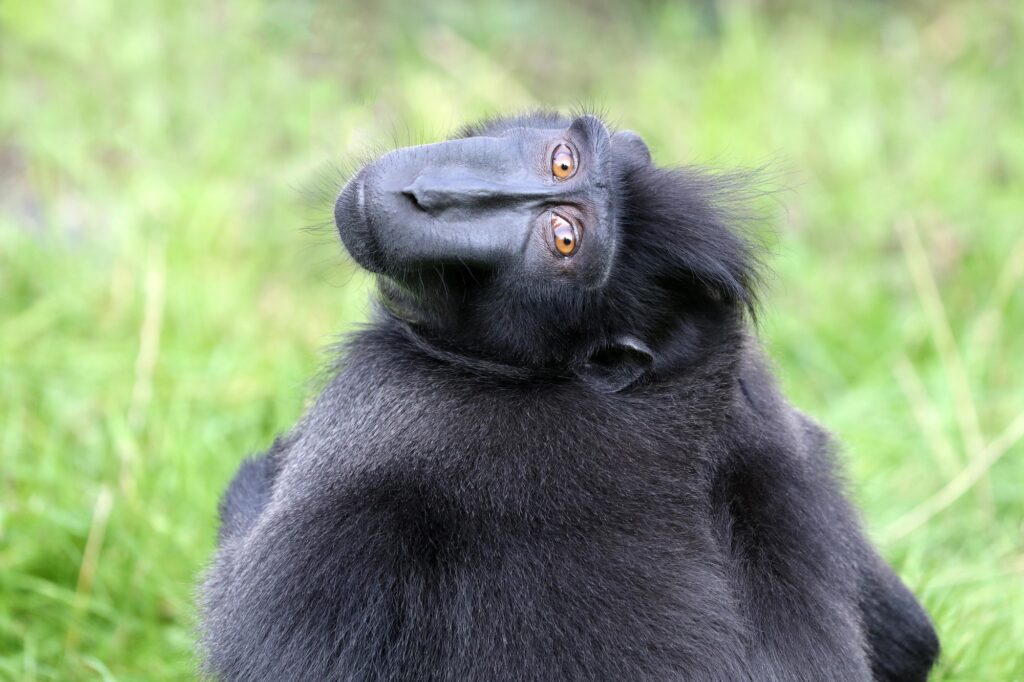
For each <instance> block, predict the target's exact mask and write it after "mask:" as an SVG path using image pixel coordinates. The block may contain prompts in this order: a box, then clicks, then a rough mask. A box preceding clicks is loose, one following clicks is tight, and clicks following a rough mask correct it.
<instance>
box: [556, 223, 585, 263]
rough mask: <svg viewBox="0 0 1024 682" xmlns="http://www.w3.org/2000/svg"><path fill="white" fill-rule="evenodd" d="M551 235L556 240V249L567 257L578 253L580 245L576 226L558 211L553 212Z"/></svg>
mask: <svg viewBox="0 0 1024 682" xmlns="http://www.w3.org/2000/svg"><path fill="white" fill-rule="evenodd" d="M551 236H552V238H553V239H554V240H555V251H557V252H558V253H559V254H561V255H562V256H565V257H569V256H571V255H572V254H574V253H576V249H577V248H578V247H579V245H580V238H579V235H578V234H577V233H576V228H575V227H574V226H573V224H572V223H570V222H569V221H568V220H566V219H565V218H563V217H562V216H560V215H558V214H557V213H552V214H551Z"/></svg>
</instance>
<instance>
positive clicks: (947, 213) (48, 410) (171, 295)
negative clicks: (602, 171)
mask: <svg viewBox="0 0 1024 682" xmlns="http://www.w3.org/2000/svg"><path fill="white" fill-rule="evenodd" d="M802 4H803V5H805V7H804V8H802V9H800V8H788V6H787V5H785V4H784V3H783V4H779V3H761V2H758V3H753V4H745V3H740V4H723V5H720V6H718V8H717V10H715V9H714V7H713V6H712V5H710V4H709V5H706V6H703V7H704V8H703V9H700V8H699V9H695V10H686V9H679V8H675V7H674V5H673V6H662V5H661V4H660V3H656V2H647V3H644V4H643V6H642V7H643V8H644V9H643V10H642V11H641V10H636V12H638V13H634V14H630V15H628V16H627V15H625V14H623V11H622V10H620V9H618V6H617V5H616V4H614V3H611V2H604V1H599V0H592V1H591V2H584V3H582V4H579V3H576V4H573V5H566V6H565V7H566V9H565V10H561V11H552V10H549V9H547V6H546V3H537V2H533V1H532V0H528V1H521V2H517V3H513V4H509V5H498V4H496V3H495V4H491V3H485V4H484V5H482V6H481V5H477V6H476V7H477V8H476V9H473V10H471V9H469V7H470V5H469V4H466V5H456V4H448V3H443V2H442V3H439V4H438V3H435V4H434V5H433V7H432V8H430V9H410V8H408V7H405V6H403V5H399V4H391V3H386V4H384V5H382V6H380V7H379V8H376V9H370V8H367V7H361V6H360V5H357V4H352V5H351V6H339V5H337V4H330V5H327V4H325V5H318V4H315V3H312V2H284V1H277V2H269V3H258V2H245V1H243V0H237V1H226V2H213V1H211V2H206V3H178V2H172V1H170V0H167V1H165V2H146V3H130V2H121V3H115V2H108V1H103V0H94V1H89V2H86V1H84V0H82V1H80V2H66V3H58V2H51V1H47V2H21V3H19V2H13V3H12V2H0V678H4V679H6V678H9V679H17V680H58V679H60V680H84V679H116V680H158V679H187V678H189V677H190V676H192V675H193V674H194V673H193V671H194V669H195V668H194V661H193V660H192V654H191V646H192V628H193V627H194V618H195V614H194V609H193V606H192V597H193V591H194V586H195V584H196V580H197V576H198V575H199V573H200V571H201V570H202V568H203V565H204V562H206V561H207V559H208V558H209V556H210V553H211V550H212V548H213V544H214V538H215V514H216V511H215V510H216V504H217V499H218V496H219V494H220V492H221V491H222V489H223V488H224V486H225V485H226V483H227V481H228V479H229V477H230V476H231V474H232V473H233V471H234V469H235V467H236V466H237V463H238V461H239V459H240V458H241V457H242V456H243V455H244V454H245V453H248V452H252V451H255V450H258V449H260V448H263V447H265V446H266V445H267V444H268V443H269V442H270V440H271V438H272V437H273V435H274V434H275V433H277V432H279V431H280V430H282V429H285V428H287V427H288V426H289V425H290V424H291V423H292V422H293V421H294V420H295V419H296V418H297V417H298V416H299V415H300V414H301V412H302V409H303V406H304V403H305V401H306V400H308V398H309V394H310V388H311V386H312V382H313V378H314V377H315V375H316V373H317V371H318V370H319V369H320V368H321V367H322V366H323V364H324V361H325V357H326V356H325V347H326V346H327V345H328V344H330V343H331V342H332V340H333V339H334V338H336V334H338V333H341V332H343V331H345V330H346V329H350V328H351V327H352V325H353V324H354V323H356V322H357V321H358V320H359V319H361V318H362V317H363V316H364V315H365V311H366V303H365V301H366V293H367V280H366V279H365V278H364V277H362V276H361V275H359V274H358V273H356V272H355V271H354V270H353V268H352V266H351V265H350V264H348V263H347V262H346V261H345V259H344V258H343V256H342V255H341V251H340V248H339V246H338V244H337V240H336V239H335V238H334V236H333V235H332V234H331V232H330V230H329V229H327V230H322V231H314V232H308V231H304V230H302V229H301V228H302V227H303V226H306V225H309V224H317V223H320V222H322V221H324V220H325V219H326V218H327V217H329V213H328V206H327V205H329V201H330V194H331V192H333V191H334V189H335V186H336V183H337V182H340V176H339V173H338V172H337V171H336V170H334V168H335V167H336V166H337V167H341V168H345V167H348V166H349V165H351V163H352V162H353V160H354V159H358V158H360V157H361V156H362V155H363V154H365V153H366V152H367V151H368V150H373V149H375V148H380V147H383V146H388V145H391V144H393V143H395V142H401V143H404V142H410V141H426V140H432V139H436V138H439V137H441V136H443V135H444V134H445V133H447V132H449V131H450V130H452V129H453V128H454V127H455V126H457V125H459V124H461V123H463V122H467V121H470V120H473V119H475V118H477V117H479V116H481V115H485V114H488V113H493V112H500V111H507V110H508V109H520V108H524V107H530V106H534V105H549V106H555V107H560V108H569V107H572V106H574V105H577V104H581V103H582V104H589V105H595V106H598V107H599V108H601V109H603V110H605V111H607V112H608V113H609V115H610V117H611V118H612V120H613V121H615V122H617V123H619V124H621V125H623V126H625V127H630V128H633V129H635V130H637V131H639V132H640V133H641V134H643V135H644V136H645V137H646V138H647V139H648V140H649V141H650V143H651V146H652V149H653V151H654V155H655V157H656V159H657V160H658V161H659V162H663V163H678V162H687V163H695V162H696V163H702V164H710V165H713V166H716V167H730V166H756V165H760V164H763V163H765V162H766V161H770V162H772V164H773V167H774V168H775V169H776V170H777V171H779V172H778V173H777V177H779V178H780V179H781V184H782V185H783V186H785V187H786V188H788V189H786V190H785V191H781V192H779V193H778V194H776V195H775V200H774V201H770V202H766V203H765V207H766V211H767V213H768V218H769V219H768V220H767V221H766V224H767V225H770V226H771V227H772V228H773V229H775V230H776V232H777V239H776V240H775V243H776V247H775V250H776V252H777V253H776V255H775V256H774V257H773V258H772V265H773V266H774V269H775V273H776V274H775V276H774V277H773V278H772V279H771V282H770V290H769V292H768V295H767V298H768V305H767V307H766V310H765V313H764V320H763V323H762V327H761V332H760V333H761V335H762V337H763V338H764V340H765V343H766V344H767V345H768V346H769V348H770V350H771V352H772V354H773V355H774V357H775V358H776V360H777V362H778V366H779V374H780V376H781V378H782V381H783V383H784V385H785V388H786V390H787V391H788V393H789V395H790V396H792V398H793V400H794V402H795V403H796V404H798V405H799V406H801V407H802V408H803V409H805V410H807V411H808V412H810V413H812V414H813V415H815V416H816V417H818V418H819V419H820V420H821V421H822V422H823V423H825V424H826V425H827V426H828V427H829V428H831V429H832V430H833V431H835V432H836V433H837V434H838V435H839V437H840V438H841V439H842V440H843V442H844V443H845V445H846V454H847V460H848V470H849V475H850V485H851V489H852V491H853V494H854V495H855V497H856V498H857V499H858V501H859V502H860V503H861V505H862V507H863V509H864V515H865V520H866V523H867V525H868V527H869V529H870V531H871V533H872V535H873V536H874V537H875V538H876V539H877V540H878V541H879V543H880V546H881V547H882V549H883V551H884V553H885V555H886V556H887V557H888V558H889V560H890V561H891V562H892V563H893V564H894V565H895V566H896V567H897V568H898V570H899V571H900V573H901V574H902V575H903V576H904V578H905V579H906V581H907V582H908V583H909V584H910V585H911V586H912V587H913V588H914V589H915V590H916V592H917V593H918V594H919V595H921V597H922V599H923V600H924V602H925V603H926V605H927V606H928V608H929V610H930V611H931V613H932V614H933V615H934V617H935V618H936V621H937V624H938V627H939V629H940V631H941V635H942V639H943V644H944V653H943V659H942V663H941V665H940V667H939V669H938V671H937V674H936V675H935V678H936V679H939V680H1011V679H1024V616H1021V614H1024V446H1022V441H1021V436H1022V430H1024V421H1022V419H1024V417H1022V414H1024V298H1022V294H1021V288H1022V287H1024V50H1022V49H1021V45H1022V44H1024V12H1022V11H1021V10H1020V9H1018V8H1017V6H1016V5H1015V3H1012V2H1009V1H1008V0H1007V1H1005V2H991V3H985V4H983V3H975V4H969V3H957V4H950V5H948V6H931V4H927V5H926V4H921V5H920V6H917V5H903V6H896V7H895V8H894V7H893V6H892V5H893V3H837V4H836V5H828V4H823V3H822V4H814V5H813V7H814V9H812V10H808V9H807V8H806V6H808V5H810V3H802ZM570 7H571V8H573V9H571V10H570V9H569V8H570ZM308 188H314V190H315V189H316V188H326V191H320V192H319V194H321V195H326V196H327V201H326V204H327V205H325V202H324V201H322V200H321V201H320V202H319V204H317V203H316V202H314V205H313V206H312V208H310V205H309V202H308V201H307V200H306V199H305V198H304V197H305V195H304V192H303V190H305V189H308ZM314 194H316V192H314ZM1015 420H1016V421H1015ZM937 494H938V495H939V497H937V498H933V496H935V495H937Z"/></svg>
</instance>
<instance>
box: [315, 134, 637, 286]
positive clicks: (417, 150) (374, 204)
mask: <svg viewBox="0 0 1024 682" xmlns="http://www.w3.org/2000/svg"><path fill="white" fill-rule="evenodd" d="M614 144H616V140H615V139H614V138H613V137H612V136H611V135H610V134H609V133H608V131H607V129H606V128H605V127H604V124H602V123H601V122H600V121H599V120H598V119H596V118H594V117H592V116H582V117H580V118H577V119H576V120H574V121H573V122H572V124H571V125H569V126H568V127H559V128H533V127H516V128H510V129H507V130H503V131H501V132H500V133H499V134H497V135H495V136H481V137H468V138H461V139H455V140H450V141H447V142H440V143H437V144H429V145H424V146H420V147H408V148H404V149H398V150H395V151H393V152H391V153H389V154H387V155H385V156H384V157H382V158H381V159H379V160H378V161H376V162H375V163H373V164H371V165H369V166H367V167H366V168H364V169H363V170H362V171H361V172H360V173H359V174H358V175H357V176H356V177H355V178H353V179H352V181H351V182H349V183H348V185H347V186H346V187H345V188H344V190H343V191H342V192H341V195H340V196H339V197H338V200H337V203H336V205H335V219H336V221H337V224H338V229H339V232H340V234H341V238H342V241H343V242H344V243H345V246H346V248H347V249H348V250H349V252H350V253H351V254H352V255H353V257H355V258H356V260H357V261H358V262H359V263H360V265H362V266H363V267H365V268H366V269H368V270H370V271H373V272H377V273H380V274H382V275H385V276H387V277H390V278H392V279H395V280H399V281H414V280H415V279H416V275H417V274H418V273H420V272H422V271H430V270H433V269H434V268H436V267H438V266H440V265H452V266H458V265H462V266H469V267H475V268H478V269H479V270H481V271H484V272H491V273H493V272H497V271H502V272H513V273H515V276H517V277H526V278H530V279H531V280H533V281H535V282H536V283H537V284H538V285H546V284H555V283H556V284H559V285H561V286H572V287H582V288H596V287H599V286H601V285H602V284H603V283H604V282H605V281H606V279H607V277H608V272H609V269H610V266H611V259H612V254H613V253H614V250H615V242H616V239H617V232H616V226H615V219H616V212H615V209H616V207H615V202H614V200H613V194H612V189H613V172H614V168H613V164H614V162H615V159H614V158H613V156H614V155H613V152H612V147H613V145H614ZM556 153H557V156H558V160H559V165H558V167H557V169H554V170H553V162H554V161H555V157H556ZM566 166H568V168H566ZM556 170H557V171H558V172H559V173H560V174H564V173H566V171H568V173H567V175H566V177H559V174H556V172H555V171H556ZM557 228H562V231H563V232H564V229H565V228H568V230H569V232H568V234H567V235H565V234H563V235H562V238H563V239H565V238H568V239H570V240H575V241H576V242H577V244H576V246H575V248H574V249H572V250H571V252H569V253H567V254H563V253H561V252H560V251H559V250H558V248H557V246H556V241H557V240H556V236H555V231H556V229H557Z"/></svg>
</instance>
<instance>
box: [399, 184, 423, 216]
mask: <svg viewBox="0 0 1024 682" xmlns="http://www.w3.org/2000/svg"><path fill="white" fill-rule="evenodd" d="M402 195H403V196H404V197H405V198H407V199H408V200H409V203H411V204H412V205H413V208H415V209H416V210H418V211H426V210H427V209H426V207H425V206H424V205H423V204H421V203H420V198H419V197H418V196H417V195H416V190H415V189H413V188H412V187H406V188H405V189H403V190H402Z"/></svg>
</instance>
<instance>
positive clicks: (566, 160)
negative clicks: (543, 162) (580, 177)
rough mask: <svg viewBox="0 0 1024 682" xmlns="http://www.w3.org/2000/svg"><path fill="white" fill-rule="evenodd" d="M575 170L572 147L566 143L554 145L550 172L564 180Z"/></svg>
mask: <svg viewBox="0 0 1024 682" xmlns="http://www.w3.org/2000/svg"><path fill="white" fill-rule="evenodd" d="M575 171H576V157H575V156H573V153H572V148H571V147H569V145H566V144H560V145H558V146H557V147H555V151H554V152H552V154H551V173H552V175H554V176H555V177H556V178H558V179H559V180H565V179H567V178H569V177H571V176H572V174H573V173H574V172H575Z"/></svg>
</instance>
